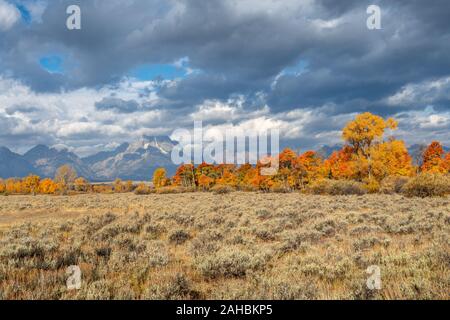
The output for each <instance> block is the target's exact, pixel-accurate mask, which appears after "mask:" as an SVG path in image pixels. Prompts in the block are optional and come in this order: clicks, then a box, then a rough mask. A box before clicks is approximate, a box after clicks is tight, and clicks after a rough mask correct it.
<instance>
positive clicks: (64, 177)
mask: <svg viewBox="0 0 450 320" xmlns="http://www.w3.org/2000/svg"><path fill="white" fill-rule="evenodd" d="M76 178H77V172H76V171H75V169H73V168H72V167H71V166H70V165H68V164H66V165H63V166H61V167H59V168H58V170H56V174H55V180H54V181H55V183H56V184H57V185H58V190H59V191H60V192H61V193H64V192H66V191H67V189H68V188H69V187H70V186H71V185H73V183H74V182H75V179H76Z"/></svg>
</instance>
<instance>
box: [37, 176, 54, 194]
mask: <svg viewBox="0 0 450 320" xmlns="http://www.w3.org/2000/svg"><path fill="white" fill-rule="evenodd" d="M56 189H57V185H56V183H55V182H53V180H52V179H49V178H47V179H44V180H41V182H40V183H39V193H42V194H54V193H55V192H56Z"/></svg>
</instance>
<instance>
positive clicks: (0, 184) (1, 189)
mask: <svg viewBox="0 0 450 320" xmlns="http://www.w3.org/2000/svg"><path fill="white" fill-rule="evenodd" d="M5 191H6V183H5V181H3V179H1V178H0V193H4V192H5Z"/></svg>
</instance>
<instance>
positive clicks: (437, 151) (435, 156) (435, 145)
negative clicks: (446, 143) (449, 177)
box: [420, 141, 448, 173]
mask: <svg viewBox="0 0 450 320" xmlns="http://www.w3.org/2000/svg"><path fill="white" fill-rule="evenodd" d="M422 158H423V160H422V166H421V168H420V169H421V170H422V172H428V173H446V172H448V170H447V168H446V163H445V159H444V149H443V148H442V145H441V144H440V143H439V142H438V141H433V142H432V143H431V144H430V145H429V146H428V147H427V148H426V149H425V151H424V152H423V156H422Z"/></svg>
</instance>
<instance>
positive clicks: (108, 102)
mask: <svg viewBox="0 0 450 320" xmlns="http://www.w3.org/2000/svg"><path fill="white" fill-rule="evenodd" d="M95 108H96V109H97V110H100V111H114V112H117V113H133V112H136V111H138V110H139V109H140V106H139V103H137V102H136V101H134V100H128V101H126V100H122V99H118V98H103V99H102V100H101V101H99V102H96V103H95Z"/></svg>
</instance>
